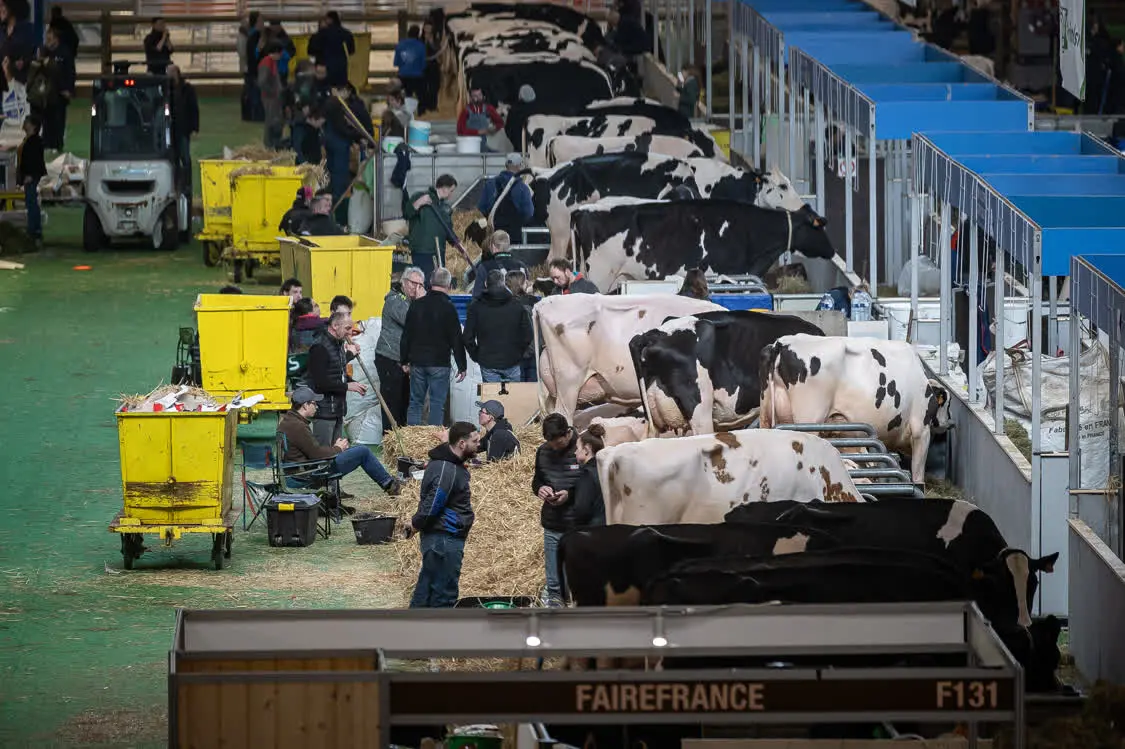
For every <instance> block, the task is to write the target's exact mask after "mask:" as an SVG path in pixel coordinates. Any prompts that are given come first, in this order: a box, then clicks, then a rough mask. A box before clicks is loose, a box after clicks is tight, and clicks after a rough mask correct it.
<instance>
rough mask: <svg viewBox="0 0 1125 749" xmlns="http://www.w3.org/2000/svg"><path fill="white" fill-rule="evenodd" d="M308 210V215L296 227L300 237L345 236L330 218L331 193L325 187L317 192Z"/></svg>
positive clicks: (344, 232)
mask: <svg viewBox="0 0 1125 749" xmlns="http://www.w3.org/2000/svg"><path fill="white" fill-rule="evenodd" d="M309 208H310V213H309V214H308V215H307V216H305V218H304V220H302V221H301V223H300V226H299V227H298V233H299V234H300V235H301V236H302V237H341V236H343V235H345V234H347V232H346V231H344V230H343V229H341V228H340V225H339V224H337V223H336V221H335V220H334V219H333V218H332V191H331V190H329V189H328V188H327V187H325V188H321V189H320V190H317V192H316V196H315V197H313V199H312V203H311V204H310V205H309Z"/></svg>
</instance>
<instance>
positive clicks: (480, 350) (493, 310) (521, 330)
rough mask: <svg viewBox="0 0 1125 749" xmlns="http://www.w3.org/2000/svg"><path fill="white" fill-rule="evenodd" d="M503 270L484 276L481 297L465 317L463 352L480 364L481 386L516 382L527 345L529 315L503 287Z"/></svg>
mask: <svg viewBox="0 0 1125 749" xmlns="http://www.w3.org/2000/svg"><path fill="white" fill-rule="evenodd" d="M504 276H505V273H504V271H503V270H492V271H489V272H488V279H487V281H486V283H485V290H484V293H483V294H481V296H480V298H479V299H475V300H473V301H472V302H471V303H470V304H469V310H468V312H467V314H466V315H465V334H464V337H465V351H467V352H468V354H469V356H470V357H472V359H473V361H475V362H477V363H478V364H480V375H481V381H482V382H519V381H520V360H521V359H523V355H524V352H525V351H526V350H527V347H528V346H530V345H531V343H532V340H533V334H532V329H531V315H530V314H529V313H528V311H527V307H525V306H523V304H521V303H520V301H519V300H518V299H516V298H515V297H514V296H512V292H510V291H508V287H507V286H506V285H505V284H504Z"/></svg>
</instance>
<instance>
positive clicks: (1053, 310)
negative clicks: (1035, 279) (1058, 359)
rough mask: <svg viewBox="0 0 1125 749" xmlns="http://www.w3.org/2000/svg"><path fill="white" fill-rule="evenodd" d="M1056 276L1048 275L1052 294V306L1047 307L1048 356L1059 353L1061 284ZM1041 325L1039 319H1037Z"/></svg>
mask: <svg viewBox="0 0 1125 749" xmlns="http://www.w3.org/2000/svg"><path fill="white" fill-rule="evenodd" d="M1056 281H1057V279H1056V278H1055V277H1054V276H1048V277H1047V291H1048V293H1049V295H1050V303H1051V306H1050V307H1048V308H1047V356H1056V355H1057V354H1058V353H1059V334H1058V330H1056V328H1057V327H1058V324H1059V285H1058V283H1056ZM1035 324H1036V325H1039V324H1040V323H1039V321H1038V320H1036V321H1035Z"/></svg>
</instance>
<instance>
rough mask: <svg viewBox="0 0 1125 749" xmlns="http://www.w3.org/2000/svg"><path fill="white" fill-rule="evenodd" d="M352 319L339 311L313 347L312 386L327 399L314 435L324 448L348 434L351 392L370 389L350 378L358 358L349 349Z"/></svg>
mask: <svg viewBox="0 0 1125 749" xmlns="http://www.w3.org/2000/svg"><path fill="white" fill-rule="evenodd" d="M351 326H352V319H351V316H350V315H348V314H346V313H344V312H335V313H333V314H332V316H331V317H329V318H328V325H326V326H325V327H324V330H322V331H321V332H320V334H319V336H318V337H317V339H316V342H315V343H313V345H312V346H311V347H310V348H309V370H308V384H309V386H310V387H312V389H313V390H314V391H315V392H317V393H320V394H321V395H323V396H324V400H323V401H322V402H321V404H320V408H319V409H318V410H317V413H316V418H315V419H313V435H314V436H315V437H316V441H317V442H319V443H320V444H322V445H325V446H327V445H334V444H336V440H338V439H340V437H342V436H343V434H344V416H345V415H346V414H347V412H348V401H347V395H348V392H349V391H351V392H353V393H359V394H360V395H364V394H365V393H366V392H367V388H366V386H364V385H361V384H360V383H358V382H351V381H350V380H349V379H348V370H347V366H348V362H349V361H350V360H352V359H354V358H355V355H354V354H352V353H351V352H350V351H347V350H346V349H345V344H346V339H347V335H348V330H349V329H350V328H351Z"/></svg>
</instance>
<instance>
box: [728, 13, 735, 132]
mask: <svg viewBox="0 0 1125 749" xmlns="http://www.w3.org/2000/svg"><path fill="white" fill-rule="evenodd" d="M727 26H729V27H730V29H729V31H730V33H729V34H728V37H729V39H728V40H727V130H728V131H729V132H730V134H731V137H734V78H735V75H734V71H735V70H736V68H735V66H734V60H735V58H734V0H727Z"/></svg>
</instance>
